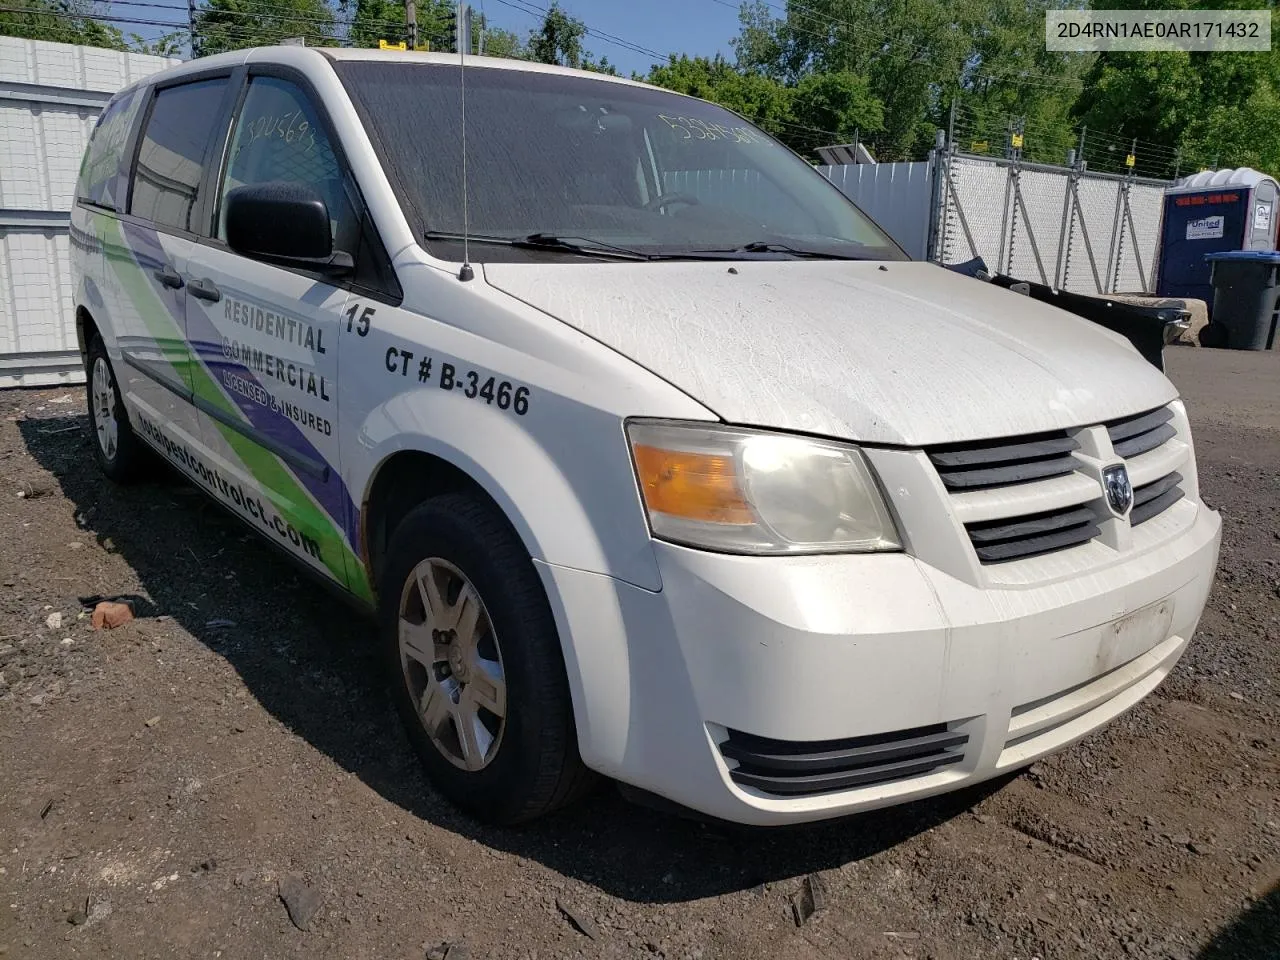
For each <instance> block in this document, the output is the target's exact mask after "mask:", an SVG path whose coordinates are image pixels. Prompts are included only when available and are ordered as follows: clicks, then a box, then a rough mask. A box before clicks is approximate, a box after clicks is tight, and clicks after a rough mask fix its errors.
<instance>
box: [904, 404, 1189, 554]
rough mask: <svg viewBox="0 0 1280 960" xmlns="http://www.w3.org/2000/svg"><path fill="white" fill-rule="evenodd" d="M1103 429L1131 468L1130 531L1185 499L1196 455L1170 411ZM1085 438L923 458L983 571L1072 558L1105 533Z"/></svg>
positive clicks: (1007, 443) (1042, 438) (1037, 438)
mask: <svg viewBox="0 0 1280 960" xmlns="http://www.w3.org/2000/svg"><path fill="white" fill-rule="evenodd" d="M1101 427H1102V428H1103V429H1105V430H1106V431H1107V435H1108V437H1109V438H1110V441H1111V448H1112V450H1113V451H1114V454H1115V456H1116V457H1119V458H1122V459H1123V460H1124V462H1125V465H1126V466H1127V467H1128V469H1129V476H1130V479H1131V482H1132V483H1133V492H1134V498H1133V508H1132V510H1131V512H1130V515H1129V522H1130V524H1131V526H1135V527H1136V526H1138V525H1140V524H1143V523H1146V522H1147V521H1148V520H1150V519H1152V518H1153V517H1156V516H1159V515H1160V514H1162V513H1163V512H1164V511H1166V510H1168V509H1169V508H1170V507H1171V506H1173V505H1174V504H1175V503H1177V502H1178V501H1179V500H1181V499H1182V498H1183V497H1184V496H1186V491H1185V490H1184V489H1183V484H1184V479H1183V476H1182V474H1179V473H1178V472H1177V471H1178V470H1179V469H1182V468H1183V465H1184V464H1185V463H1186V462H1187V461H1188V459H1189V457H1190V455H1191V454H1190V447H1189V446H1188V445H1187V444H1186V443H1185V442H1184V441H1183V440H1180V439H1178V427H1177V425H1176V419H1175V414H1174V410H1173V409H1171V408H1169V407H1160V408H1159V409H1156V410H1148V411H1146V412H1144V413H1138V414H1134V415H1132V416H1128V417H1123V418H1120V419H1117V420H1112V421H1109V422H1107V423H1105V424H1102V425H1101ZM1088 429H1089V428H1081V430H1082V431H1084V430H1088ZM1093 429H1095V430H1096V427H1095V428H1093ZM1077 435H1079V436H1080V437H1081V440H1080V441H1077V439H1076V436H1077ZM1085 438H1086V435H1085V434H1083V433H1079V434H1078V433H1077V431H1066V430H1059V431H1056V432H1051V433H1038V434H1029V435H1026V436H1021V437H1006V438H1003V439H998V440H984V441H975V442H968V443H953V444H946V445H942V446H937V447H930V448H928V449H927V450H925V453H926V455H927V456H928V458H929V462H930V463H931V464H932V466H933V468H934V470H936V471H937V474H938V478H939V479H940V480H941V481H942V485H943V487H944V488H945V490H946V492H947V494H948V500H949V501H950V504H951V508H952V510H953V512H954V515H955V517H956V519H958V520H959V521H960V523H961V524H963V526H964V530H965V533H966V534H967V535H968V537H969V542H970V544H971V545H972V547H973V551H974V553H975V554H976V556H977V558H978V561H979V563H982V564H983V565H987V564H997V563H1005V562H1008V561H1010V560H1022V559H1025V558H1028V557H1037V556H1041V555H1043V554H1048V553H1054V552H1056V551H1059V550H1068V549H1070V548H1072V547H1077V546H1080V545H1082V544H1086V543H1088V542H1089V541H1091V540H1093V539H1095V538H1096V537H1098V536H1099V535H1100V534H1101V527H1102V522H1103V521H1104V520H1106V519H1107V518H1108V517H1109V513H1108V511H1107V510H1106V509H1105V507H1103V506H1100V504H1102V502H1103V490H1102V488H1101V487H1100V486H1099V484H1098V481H1097V480H1096V479H1095V477H1093V476H1091V473H1092V470H1089V469H1084V467H1083V464H1082V460H1081V459H1077V458H1078V457H1082V458H1083V460H1084V461H1089V458H1088V457H1085V456H1084V455H1083V454H1078V453H1077V451H1078V450H1079V449H1080V446H1081V443H1082V442H1084V440H1085ZM1098 439H1100V438H1098Z"/></svg>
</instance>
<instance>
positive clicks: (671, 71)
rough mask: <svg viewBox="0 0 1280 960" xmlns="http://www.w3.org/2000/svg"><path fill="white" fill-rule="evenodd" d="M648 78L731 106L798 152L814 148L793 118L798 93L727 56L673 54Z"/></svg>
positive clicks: (665, 85) (650, 80)
mask: <svg viewBox="0 0 1280 960" xmlns="http://www.w3.org/2000/svg"><path fill="white" fill-rule="evenodd" d="M645 79H646V80H647V81H648V82H649V83H652V84H655V85H657V86H660V87H666V88H667V89H668V90H674V91H676V92H677V93H686V94H688V95H689V96H692V97H699V98H701V99H703V100H710V101H712V102H714V103H718V104H720V105H721V106H723V107H727V108H728V109H730V110H732V111H734V112H735V113H737V114H739V115H741V116H743V117H746V118H747V119H748V120H750V121H751V122H753V123H755V124H756V125H757V126H759V127H761V128H762V129H764V130H766V131H768V132H769V133H771V134H773V135H774V136H775V137H778V138H779V139H780V140H782V141H784V142H786V143H789V144H791V145H793V146H795V147H797V149H805V148H806V144H807V145H808V146H812V145H813V143H812V142H811V141H812V138H811V137H806V136H805V134H806V133H807V131H803V130H801V129H799V128H798V127H797V125H796V121H795V118H794V117H793V115H792V102H793V99H794V97H795V91H794V90H792V89H790V88H788V87H786V86H784V85H783V84H782V83H780V82H779V81H778V80H776V79H773V78H771V77H767V76H765V75H764V74H763V73H748V72H745V71H742V70H738V69H736V68H735V67H733V66H732V65H731V64H730V63H729V62H728V61H726V60H725V59H724V58H723V57H720V56H717V57H715V58H713V59H708V58H707V57H689V56H684V55H681V56H678V57H677V56H675V55H674V54H673V55H672V56H671V57H670V58H668V60H667V62H666V63H664V64H660V65H657V66H654V67H652V68H651V69H650V71H649V75H648V76H647V77H646V78H645Z"/></svg>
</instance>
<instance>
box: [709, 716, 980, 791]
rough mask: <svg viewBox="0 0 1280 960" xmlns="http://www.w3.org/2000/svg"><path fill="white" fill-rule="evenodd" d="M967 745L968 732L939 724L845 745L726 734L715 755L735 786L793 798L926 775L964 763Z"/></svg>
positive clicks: (840, 741)
mask: <svg viewBox="0 0 1280 960" xmlns="http://www.w3.org/2000/svg"><path fill="white" fill-rule="evenodd" d="M968 742H969V735H968V734H967V733H956V732H955V731H953V730H950V729H948V728H947V725H946V724H944V723H938V724H933V725H932V726H928V727H915V728H913V729H911V730H898V731H896V732H894V733H882V734H876V735H874V736H869V737H852V738H850V739H847V740H810V741H793V740H771V739H769V738H767V737H757V736H754V735H752V734H749V733H740V732H738V731H737V730H730V731H729V739H728V740H726V741H725V742H724V743H722V744H720V753H721V754H722V755H723V756H724V758H725V759H726V760H729V761H732V762H731V763H730V766H731V767H732V769H731V770H730V771H729V776H730V777H731V778H732V779H733V782H734V783H737V784H740V785H741V786H744V787H754V788H755V789H757V790H761V791H764V792H765V793H775V794H783V795H786V796H792V797H794V796H807V795H811V794H817V793H829V792H831V791H833V790H848V789H850V788H852V787H865V786H870V785H871V784H877V783H888V782H890V781H894V780H903V779H905V778H907V777H916V776H920V775H921V774H925V773H931V772H932V771H934V770H936V769H938V768H939V767H942V766H945V765H947V764H950V763H958V762H960V761H961V760H963V759H964V745H965V744H966V743H968ZM735 763H736V766H734V764H735Z"/></svg>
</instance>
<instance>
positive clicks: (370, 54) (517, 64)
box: [254, 47, 651, 87]
mask: <svg viewBox="0 0 1280 960" xmlns="http://www.w3.org/2000/svg"><path fill="white" fill-rule="evenodd" d="M271 49H277V48H273V47H259V48H257V51H266V50H271ZM311 49H313V50H316V51H318V52H320V53H322V54H324V55H325V56H326V57H328V58H329V59H331V60H374V61H378V62H381V63H412V64H422V63H434V64H440V65H442V66H449V67H456V66H457V65H458V63H459V61H460V58H459V56H458V54H456V53H423V52H419V51H413V50H374V49H370V48H368V47H312V48H311ZM254 59H255V60H259V59H267V58H266V57H254ZM466 62H467V69H468V70H470V69H472V68H476V69H482V70H516V71H522V72H525V73H554V74H560V75H561V76H569V77H588V78H590V79H592V80H607V81H609V82H611V83H623V84H627V85H628V86H633V87H648V86H651V85H650V84H647V83H640V82H638V81H635V80H628V79H627V78H626V77H615V76H612V75H611V74H607V73H597V72H595V71H592V70H575V69H573V68H572V67H562V66H559V65H558V64H552V63H538V62H536V61H533V60H516V59H512V58H510V57H479V56H472V57H467V61H466Z"/></svg>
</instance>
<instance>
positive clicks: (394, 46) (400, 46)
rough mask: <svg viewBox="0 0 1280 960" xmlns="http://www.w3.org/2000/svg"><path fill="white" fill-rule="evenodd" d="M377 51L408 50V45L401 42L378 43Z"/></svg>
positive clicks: (383, 41) (381, 41)
mask: <svg viewBox="0 0 1280 960" xmlns="http://www.w3.org/2000/svg"><path fill="white" fill-rule="evenodd" d="M378 49H379V50H408V49H409V45H408V44H407V43H405V42H404V41H403V40H401V41H400V42H399V43H387V41H385V40H379V41H378Z"/></svg>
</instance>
